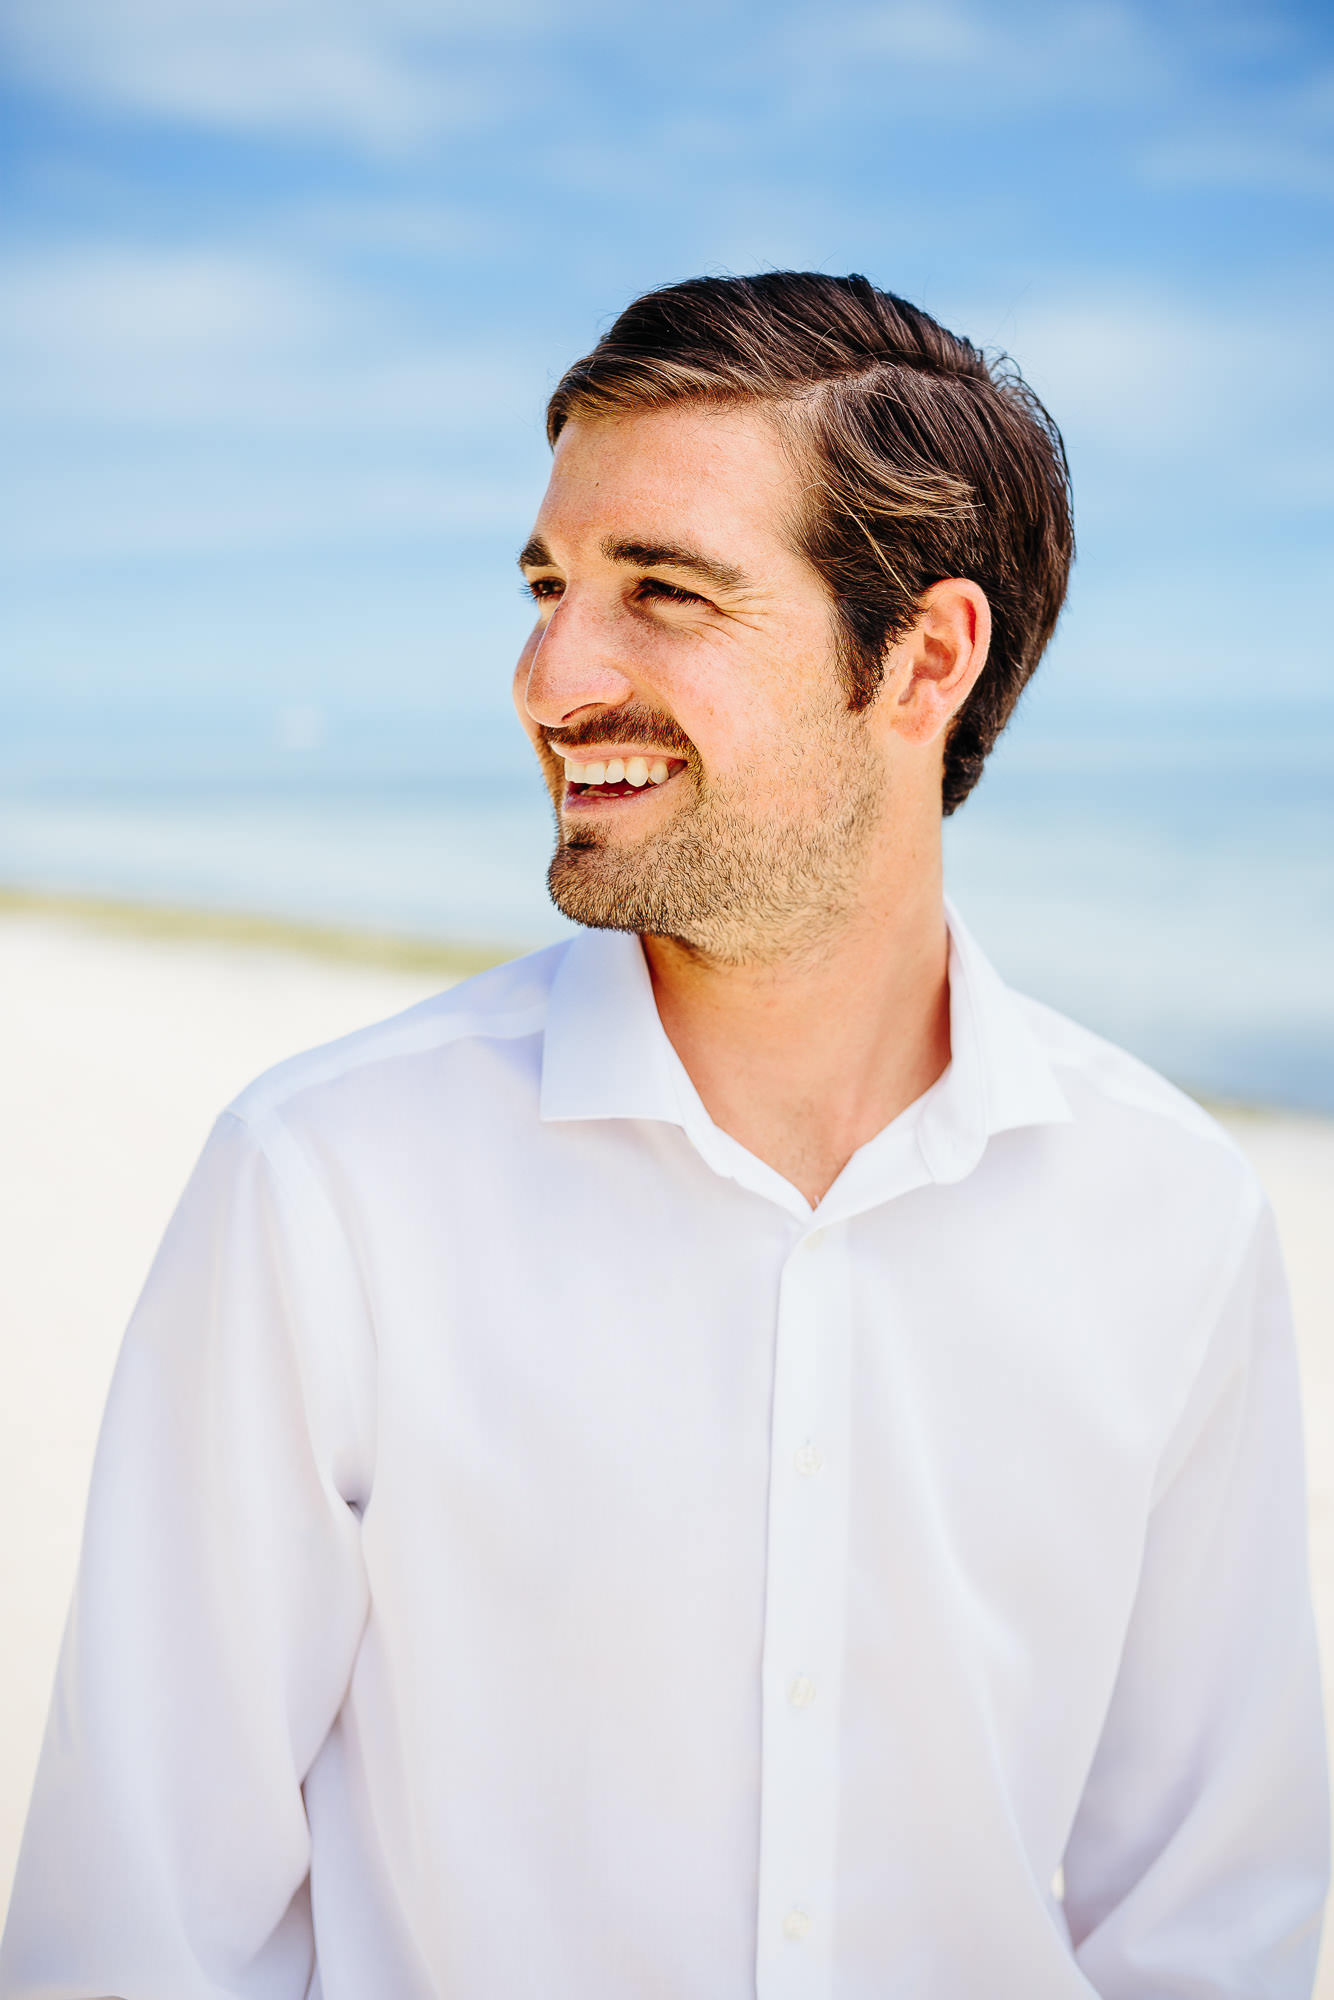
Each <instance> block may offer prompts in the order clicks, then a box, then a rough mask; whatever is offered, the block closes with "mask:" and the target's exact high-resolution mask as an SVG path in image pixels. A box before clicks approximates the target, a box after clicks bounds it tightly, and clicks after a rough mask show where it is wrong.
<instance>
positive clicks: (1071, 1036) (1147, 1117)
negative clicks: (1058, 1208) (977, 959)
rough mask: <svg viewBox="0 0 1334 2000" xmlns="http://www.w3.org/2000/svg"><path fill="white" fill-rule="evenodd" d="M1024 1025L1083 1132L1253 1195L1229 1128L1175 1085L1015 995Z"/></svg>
mask: <svg viewBox="0 0 1334 2000" xmlns="http://www.w3.org/2000/svg"><path fill="white" fill-rule="evenodd" d="M1014 999H1015V1001H1016V1002H1017V1004H1018V1006H1019V1008H1020V1010H1021V1012H1022V1014H1023V1017H1024V1019H1025V1021H1026V1022H1027V1025H1028V1027H1029V1029H1030V1031H1031V1032H1032V1033H1033V1035H1034V1037H1035V1038H1036V1040H1037V1041H1038V1043H1039V1045H1040V1046H1041V1048H1042V1051H1043V1053H1044V1055H1045V1056H1046V1058H1047V1061H1048V1062H1049V1064H1050V1065H1051V1068H1052V1072H1053V1074H1054V1075H1055V1077H1056V1079H1057V1081H1058V1082H1059V1084H1060V1086H1061V1089H1062V1091H1063V1093H1064V1094H1065V1096H1066V1097H1067V1099H1068V1100H1069V1103H1070V1108H1071V1110H1072V1112H1073V1114H1074V1124H1075V1127H1076V1129H1078V1128H1081V1127H1082V1128H1083V1129H1084V1130H1085V1131H1086V1132H1087V1133H1089V1135H1090V1136H1091V1137H1093V1138H1095V1139H1097V1138H1101V1137H1107V1138H1110V1137H1111V1136H1112V1135H1113V1134H1115V1135H1116V1137H1117V1139H1118V1140H1119V1142H1120V1145H1121V1146H1122V1147H1126V1148H1129V1150H1130V1151H1131V1152H1132V1153H1134V1154H1136V1155H1138V1154H1140V1153H1143V1155H1145V1156H1148V1155H1153V1156H1154V1157H1155V1158H1158V1159H1160V1160H1161V1159H1163V1158H1171V1159H1172V1160H1173V1161H1175V1162H1176V1163H1177V1164H1178V1166H1180V1167H1185V1166H1186V1165H1187V1163H1188V1162H1190V1161H1192V1160H1193V1161H1195V1162H1197V1163H1198V1166H1199V1169H1200V1170H1201V1171H1204V1172H1212V1173H1217V1174H1218V1175H1221V1176H1222V1177H1224V1178H1227V1179H1232V1180H1235V1181H1237V1182H1239V1183H1245V1184H1246V1186H1247V1187H1250V1188H1254V1187H1257V1186H1258V1184H1257V1183H1256V1182H1255V1175H1254V1171H1253V1169H1252V1168H1251V1166H1250V1163H1249V1161H1248V1160H1247V1159H1246V1156H1245V1154H1244V1153H1243V1152H1242V1150H1241V1148H1240V1147H1239V1146H1238V1145H1237V1142H1236V1141H1235V1139H1234V1138H1233V1137H1232V1135H1231V1133H1229V1132H1228V1131H1227V1130H1225V1128H1224V1127H1223V1126H1222V1125H1221V1124H1220V1123H1219V1122H1218V1120H1217V1119H1216V1118H1215V1117H1213V1116H1212V1115H1211V1114H1210V1113H1209V1112H1208V1111H1206V1110H1205V1108H1204V1106H1203V1105H1202V1104H1199V1103H1197V1101H1196V1100H1195V1099H1194V1098H1193V1097H1190V1096H1188V1095H1187V1093H1186V1092H1185V1091H1184V1090H1182V1089H1180V1088H1179V1087H1178V1086H1177V1085H1176V1084H1174V1083H1169V1081H1168V1080H1167V1078H1166V1077H1165V1076H1162V1075H1160V1074H1159V1072H1158V1071H1157V1070H1155V1069H1152V1068H1150V1066H1149V1065H1148V1063H1146V1062H1142V1061H1141V1060H1140V1059H1139V1057H1138V1056H1133V1055H1131V1054H1130V1052H1129V1050H1127V1049H1123V1048H1120V1047H1119V1046H1118V1045H1117V1044H1116V1043H1115V1042H1109V1041H1108V1040H1106V1038H1105V1037H1104V1036H1102V1035H1098V1034H1095V1033H1094V1031H1093V1030H1092V1029H1091V1028H1086V1027H1084V1026H1082V1025H1081V1023H1079V1022H1078V1021H1073V1020H1071V1019H1070V1017H1069V1016H1068V1015H1065V1014H1061V1013H1058V1012H1057V1011H1056V1009H1055V1008H1054V1007H1048V1006H1046V1005H1045V1004H1044V1003H1043V1002H1042V1001H1040V1000H1034V999H1032V998H1030V997H1029V996H1028V995H1026V994H1015V995H1014Z"/></svg>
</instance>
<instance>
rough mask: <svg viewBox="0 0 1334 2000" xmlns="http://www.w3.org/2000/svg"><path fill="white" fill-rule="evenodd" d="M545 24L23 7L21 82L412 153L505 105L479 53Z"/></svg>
mask: <svg viewBox="0 0 1334 2000" xmlns="http://www.w3.org/2000/svg"><path fill="white" fill-rule="evenodd" d="M542 18H544V17H543V16H542V15H541V14H540V13H539V10H538V9H537V8H536V6H535V4H533V0H491V3H490V4H489V5H488V7H487V9H486V11H485V17H484V19H479V16H478V14H477V12H476V10H474V9H473V8H471V7H467V6H464V5H462V4H459V3H458V0H456V4H452V5H451V4H449V0H20V4H18V5H16V6H15V7H14V8H12V9H11V13H10V19H9V21H8V23H7V27H6V40H7V42H8V44H9V61H10V64H11V67H12V69H13V70H15V71H16V72H17V73H18V74H19V75H21V76H26V77H27V78H29V79H30V80H33V81H36V82H38V83H40V84H43V85H46V86H47V87H51V88H54V89H56V90H58V91H61V92H63V93H67V94H69V95H73V96H78V97H82V98H85V99H91V100H93V101H95V102H98V103H102V104H108V105H113V106H119V107H122V108H125V109H128V110H131V111H138V112H146V113H152V114H157V115H159V116H166V117H169V118H173V119H179V120H183V121H187V122H192V123H199V124H204V125H214V126H221V127H234V128H239V129H241V130H266V129H267V130H271V131H277V132H280V133H283V134H291V133H298V132H299V133H306V134H317V135H324V136H329V135H332V136H335V137H340V138H344V139H351V140H353V141H355V142H358V143H360V144H362V145H365V146H367V147H370V148H372V149H387V150H397V149H401V148H403V147H410V146H412V145H415V144H418V143H420V142H421V141H423V140H425V139H428V138H429V137H431V136H432V135H433V134H436V133H438V132H442V131H452V130H468V129H471V128H473V127H474V126H475V125H477V124H478V123H479V122H481V121H484V120H485V119H486V118H487V116H488V115H489V114H490V113H491V112H492V111H493V110H495V109H498V108H501V107H503V105H504V104H505V102H506V97H505V91H504V82H505V79H504V75H503V72H502V71H501V70H500V69H498V68H497V67H495V66H494V65H491V66H489V67H486V68H484V69H479V67H478V65H477V63H476V61H475V60H473V57H474V54H475V52H476V50H477V49H478V48H479V47H484V46H489V47H490V48H491V49H493V50H494V49H495V47H496V45H497V44H498V43H500V42H503V39H504V38H505V37H506V36H507V35H514V34H516V33H517V32H518V31H519V30H521V29H523V28H524V27H526V26H527V25H529V24H530V22H532V21H535V20H540V19H542Z"/></svg>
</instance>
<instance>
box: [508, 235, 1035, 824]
mask: <svg viewBox="0 0 1334 2000" xmlns="http://www.w3.org/2000/svg"><path fill="white" fill-rule="evenodd" d="M757 401H758V402H767V403H772V404H774V405H776V406H780V407H785V409H786V411H787V412H788V413H789V414H790V416H791V418H792V420H793V423H794V437H795V441H796V443H797V446H798V449H799V451H800V454H801V458H802V461H803V471H804V473H805V480H806V495H807V506H806V510H805V515H804V518H803V519H802V521H801V522H800V524H799V529H798V538H799V543H800V546H801V549H802V553H803V554H804V555H805V556H806V557H807V559H808V560H809V561H810V562H811V563H812V565H813V566H814V567H815V569H816V570H817V571H818V572H819V574H820V575H821V577H822V578H823V579H824V581H825V583H826V585H827V586H828V589H829V591H830V592H831V594H832V597H833V600H834V606H835V610H836V615H837V619H838V627H839V639H840V647H839V650H840V657H841V665H842V671H843V674H844V678H845V682H846V686H847V691H848V700H849V705H850V706H851V707H852V708H853V709H854V710H856V709H862V708H865V707H866V706H867V704H868V703H869V702H870V701H871V700H872V699H873V697H874V695H875V692H876V689H877V687H878V686H879V684H880V679H881V674H882V670H883V669H882V663H883V657H884V653H885V650H886V648H887V647H888V646H890V645H892V644H893V643H894V641H895V640H896V639H899V638H901V637H902V636H903V634H904V633H905V632H907V631H908V630H909V628H910V627H911V626H912V624H913V622H914V620H915V619H916V617H917V611H918V605H919V602H920V599H921V597H922V594H923V592H924V591H926V590H927V589H929V588H930V586H931V585H932V584H933V583H936V582H939V581H940V579H941V578H943V577H950V576H960V577H968V578H971V580H972V581H973V582H975V583H977V584H978V585H979V586H980V587H981V588H982V589H983V590H984V591H985V592H986V595H987V598H988V599H989V601H990V604H991V610H992V619H993V631H992V641H991V652H990V655H989V657H988V660H987V664H986V667H985V668H984V670H983V672H982V675H981V677H980V679H979V680H978V682H977V685H976V686H975V687H974V689H973V691H972V693H971V694H970V695H969V696H968V699H967V700H966V701H965V702H964V704H963V706H962V708H961V709H960V710H959V713H958V715H957V716H956V717H955V719H954V722H953V724H952V726H951V730H950V735H949V740H948V743H947V746H946V752H945V773H944V786H943V797H942V807H943V810H944V811H945V812H946V813H951V812H953V811H954V809H955V807H956V806H958V805H960V804H962V802H963V800H964V799H965V798H967V796H968V794H969V792H970V791H971V790H972V789H973V786H974V785H975V784H976V783H977V781H978V778H979V777H980V776H981V772H982V765H983V763H984V761H985V759H986V756H987V753H988V751H989V750H990V749H991V747H992V745H993V744H994V743H995V741H996V738H997V737H998V736H999V735H1000V732H1001V730H1002V729H1003V728H1004V726H1005V724H1006V722H1007V721H1008V719H1009V716H1010V713H1011V711H1012V710H1013V708H1014V705H1015V702H1016V701H1017V700H1018V698H1019V695H1020V692H1021V690H1022V689H1023V687H1024V685H1025V683H1026V682H1027V680H1028V678H1029V676H1030V674H1031V673H1032V672H1033V669H1034V667H1035V666H1036V665H1037V663H1038V660H1039V659H1040V658H1041V655H1042V651H1043V648H1044V647H1045V646H1046V644H1047V641H1048V640H1049V639H1050V637H1051V635H1052V631H1053V630H1054V628H1055V625H1056V620H1057V617H1058V615H1059V613H1060V609H1061V604H1062V602H1063V600H1064V597H1065V588H1066V582H1067V579H1068V576H1069V572H1070V564H1071V561H1072V559H1073V556H1074V529H1073V523H1072V518H1071V507H1070V474H1069V468H1068V465H1067V463H1066V456H1065V448H1064V446H1063V444H1062V442H1061V434H1060V432H1059V431H1058V430H1057V428H1056V425H1055V424H1054V423H1053V422H1052V420H1051V418H1050V416H1048V414H1047V412H1046V410H1045V409H1044V408H1043V406H1042V404H1041V403H1040V402H1039V401H1038V399H1037V397H1036V396H1035V395H1034V394H1033V392H1032V390H1031V389H1030V388H1029V387H1028V385H1027V383H1026V382H1025V381H1024V379H1023V377H1022V376H1021V375H1020V373H1019V371H1018V369H1017V368H1016V367H1015V366H1014V364H1013V363H1012V362H1011V361H1009V360H1008V358H1006V357H1004V356H1001V357H999V358H997V359H988V358H987V357H986V356H985V355H984V354H983V353H982V352H981V351H980V350H979V349H978V348H977V347H975V346H974V345H973V344H972V342H971V341H968V340H964V339H961V338H960V337H959V335H957V334H953V333H949V332H947V330H946V329H945V328H944V327H943V326H941V325H940V324H939V323H938V322H937V321H936V320H934V319H932V318H931V317H930V316H929V314H927V313H924V312H922V311H921V310H920V309H919V308H918V307H917V306H913V305H909V303H908V302H907V300H906V299H900V298H896V297H895V296H894V294H893V293H892V292H882V291H879V290H877V288H876V287H875V286H874V285H872V284H870V283H869V282H868V280H867V279H865V278H862V277H857V276H852V277H846V278H834V277H827V276H825V275H824V274H823V273H821V272H816V271H771V272H766V273H764V274H763V275H761V276H759V277H753V278H690V279H687V280H686V281H685V282H684V283H682V284H677V285H665V286H663V287H662V288H661V289H659V290H657V291H652V292H646V293H645V294H644V296H643V297H642V298H639V299H636V300H635V301H634V303H633V304H632V305H630V306H627V308H626V309H625V311H624V312H623V313H622V314H621V315H620V317H619V319H617V320H616V322H615V323H614V325H612V326H611V327H610V328H609V329H608V331H607V332H606V333H605V334H604V335H603V336H602V338H601V340H599V342H598V344H597V346H596V347H595V348H594V349H593V350H592V352H591V353H590V354H587V355H585V357H584V358H583V360H582V361H577V362H576V363H575V364H574V366H573V367H572V368H570V369H568V370H567V371H566V373H565V375H564V376H563V377H562V378H561V380H560V382H559V383H558V384H557V387H556V390H555V393H554V394H553V395H552V397H551V400H550V403H549V404H548V406H547V435H548V437H549V439H550V441H551V443H552V444H553V445H554V444H555V442H556V439H557V438H558V437H559V436H560V433H561V430H562V429H563V427H564V425H565V424H566V423H567V422H568V421H569V419H570V418H571V417H574V416H584V417H597V416H612V415H615V414H618V413H623V412H626V411H629V410H634V409H645V408H649V409H661V408H664V407H666V406H667V405H669V404H672V403H688V402H696V403H715V404H729V403H730V404H736V403H748V402H757Z"/></svg>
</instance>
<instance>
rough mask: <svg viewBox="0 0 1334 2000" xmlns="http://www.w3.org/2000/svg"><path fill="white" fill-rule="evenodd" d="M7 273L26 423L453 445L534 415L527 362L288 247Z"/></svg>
mask: <svg viewBox="0 0 1334 2000" xmlns="http://www.w3.org/2000/svg"><path fill="white" fill-rule="evenodd" d="M5 276H6V295H7V299H8V303H9V310H8V314H7V319H6V324H5V328H4V330H3V333H0V408H5V409H7V410H8V412H9V414H10V416H11V419H15V420H18V421H20V422H23V423H26V424H33V423H36V422H42V423H45V424H47V425H50V426H51V427H52V428H54V429H55V430H57V431H68V430H69V428H70V427H71V426H74V425H92V426H94V427H96V428H97V429H99V430H105V429H106V428H108V427H110V428H116V427H120V428H127V427H132V426H139V427H143V426H147V427H149V428H151V429H163V428H166V429H172V430H177V431H182V430H184V431H193V432H195V433H196V434H198V435H200V436H203V437H207V436H209V435H212V434H216V433H218V432H220V431H226V432H227V433H228V434H231V435H235V434H236V433H237V431H238V430H241V431H247V432H251V433H253V432H255V431H262V432H265V433H270V434H275V433H283V432H287V433H292V432H302V431H305V432H310V431H321V432H323V433H324V434H325V435H326V436H337V435H364V434H366V433H368V432H379V433H400V434H407V435H412V436H424V435H429V436H432V437H435V438H439V437H441V436H442V435H455V436H464V435H472V434H476V433H477V432H479V431H485V429H486V428H487V426H488V424H494V423H496V422H497V421H498V420H499V421H501V422H504V421H510V420H512V419H513V418H514V417H515V416H516V414H517V413H518V412H520V411H521V410H523V409H524V408H525V407H526V406H528V405H531V407H532V411H533V414H534V416H535V415H536V410H537V404H538V401H539V397H540V382H541V377H540V375H539V374H538V373H537V370H536V367H535V365H534V364H533V363H532V362H530V361H527V360H526V359H525V358H524V357H522V356H521V355H520V354H518V353H517V352H511V351H507V350H506V348H505V347H504V346H503V345H499V346H498V345H497V344H496V343H494V342H492V343H491V344H489V345H488V346H487V347H485V348H483V347H481V346H477V345H470V344H467V343H464V342H461V341H457V340H451V339H450V338H448V337H447V335H444V334H441V333H438V332H431V333H423V332H422V331H421V330H420V329H419V328H417V327H415V326H413V325H411V324H410V323H405V322H403V321H401V320H399V319H397V318H396V317H395V316H394V314H393V313H392V311H391V310H390V309H389V307H388V304H387V303H386V302H385V300H384V299H382V298H381V299H378V300H376V301H375V302H374V303H372V302H371V301H370V299H369V298H368V297H367V295H366V294H364V293H363V292H360V291H352V290H350V289H348V288H347V287H345V286H339V285H337V284H334V283H332V282H330V281H328V280H327V279H325V278H323V277H322V276H320V275H318V274H316V273H311V272H309V271H305V270H302V269H301V268H300V267H299V266H296V265H294V264H293V262H292V261H291V260H290V259H288V260H286V261H283V260H281V259H280V258H279V256H278V255H277V253H273V254H269V255H263V254H258V253H244V254H243V253H239V252H223V251H206V250H169V251H168V250H145V249H142V248H137V247H121V248H111V247H109V246H98V247H94V248H91V249H83V250H68V251H63V252H52V253H47V254H39V255H29V256H26V257H18V258H15V259H13V260H11V263H10V266H9V269H8V271H7V272H6V273H5Z"/></svg>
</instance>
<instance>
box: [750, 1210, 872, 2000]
mask: <svg viewBox="0 0 1334 2000" xmlns="http://www.w3.org/2000/svg"><path fill="white" fill-rule="evenodd" d="M851 1355H852V1314H851V1297H850V1272H849V1265H848V1258H847V1250H846V1237H845V1232H844V1230H843V1229H836V1230H834V1231H833V1232H832V1233H823V1232H812V1234H810V1235H808V1236H806V1237H805V1238H803V1239H802V1240H801V1242H800V1243H799V1244H798V1245H797V1246H796V1247H795V1249H794V1250H793V1252H792V1255H791V1256H790V1257H789V1260H788V1263H787V1265H786V1267H785V1269H784V1273H783V1280H782V1284H781V1287H780V1291H779V1303H778V1328H777V1339H776V1345H775V1355H774V1396H773V1415H772V1433H771V1460H770V1466H771V1471H770V1490H769V1548H768V1575H767V1581H766V1596H765V1634H764V1661H763V1682H762V1686H763V1746H762V1767H761V1809H760V1895H759V1912H758V1917H759V1924H758V1936H757V1940H756V1986H757V1994H758V2000H797V1996H801V2000H834V1989H833V1956H832V1953H833V1925H832V1913H833V1907H834V1861H835V1853H836V1846H837V1818H838V1799H839V1763H838V1735H837V1731H838V1719H839V1693H840V1687H841V1680H842V1670H843V1643H844V1610H845V1602H846V1593H847V1558H848V1549H847V1525H848V1523H847V1512H848V1492H847V1466H848V1450H847V1434H848V1425H849V1417H850V1402H851ZM816 1439H819V1440H820V1442H819V1444H817V1443H816ZM816 1473H818V1474H819V1475H820V1476H819V1477H818V1478H816V1477H815V1476H814V1475H815V1474H816ZM798 1942H799V1943H800V1944H801V1947H802V1948H801V1950H800V1951H795V1950H794V1949H793V1946H794V1944H795V1943H798Z"/></svg>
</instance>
